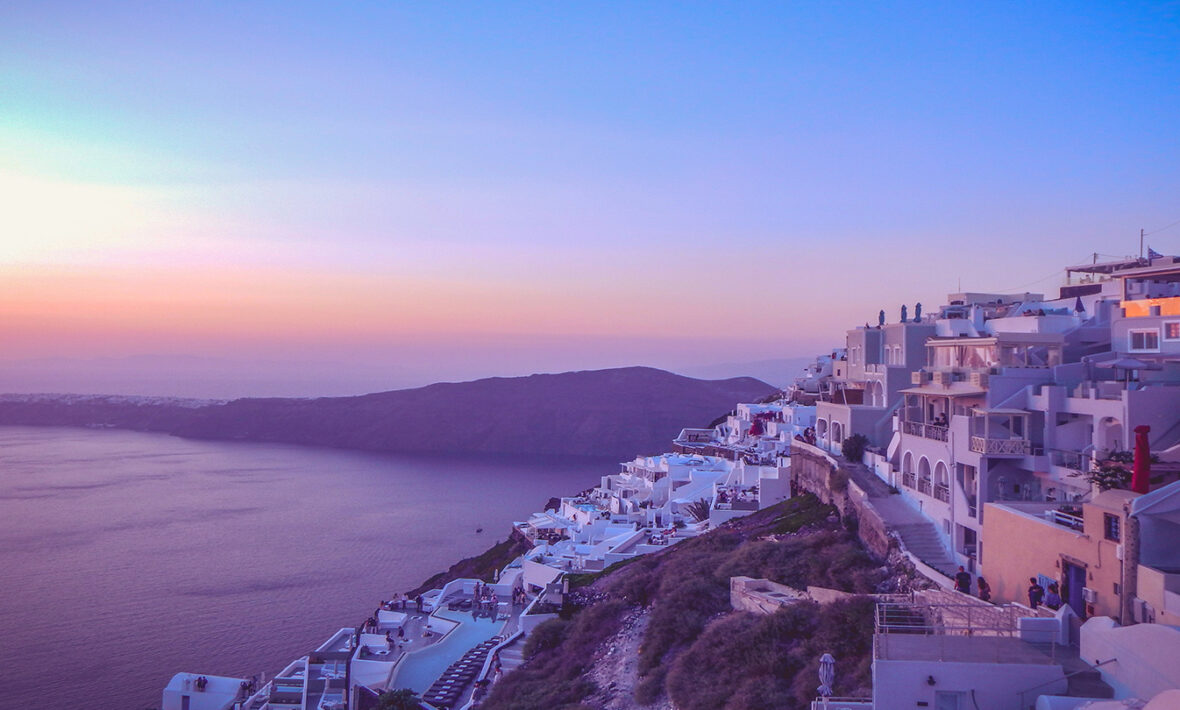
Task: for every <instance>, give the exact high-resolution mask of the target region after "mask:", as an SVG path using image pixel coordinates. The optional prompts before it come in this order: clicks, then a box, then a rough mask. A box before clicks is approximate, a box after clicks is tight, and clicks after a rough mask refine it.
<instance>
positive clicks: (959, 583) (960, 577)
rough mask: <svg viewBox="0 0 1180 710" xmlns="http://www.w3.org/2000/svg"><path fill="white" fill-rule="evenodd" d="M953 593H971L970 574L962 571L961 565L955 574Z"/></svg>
mask: <svg viewBox="0 0 1180 710" xmlns="http://www.w3.org/2000/svg"><path fill="white" fill-rule="evenodd" d="M955 591H956V592H962V593H964V594H970V593H971V573H970V572H968V571H967V570H965V569H963V565H959V571H958V572H956V573H955Z"/></svg>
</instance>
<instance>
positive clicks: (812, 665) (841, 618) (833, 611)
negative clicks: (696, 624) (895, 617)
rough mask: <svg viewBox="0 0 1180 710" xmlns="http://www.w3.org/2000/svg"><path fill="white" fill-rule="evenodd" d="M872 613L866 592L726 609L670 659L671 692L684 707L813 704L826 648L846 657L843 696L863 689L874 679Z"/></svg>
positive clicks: (754, 709) (753, 709) (732, 709)
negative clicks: (759, 609)
mask: <svg viewBox="0 0 1180 710" xmlns="http://www.w3.org/2000/svg"><path fill="white" fill-rule="evenodd" d="M872 619H873V601H872V599H870V598H867V597H855V598H851V599H847V600H843V601H838V602H834V603H832V604H827V605H824V606H820V605H817V604H813V603H810V602H807V603H800V604H796V605H794V606H791V607H788V608H786V609H783V610H781V611H779V612H777V613H775V614H772V615H769V616H756V615H753V614H746V613H739V614H729V615H726V616H724V617H721V618H719V619H717V620H716V621H714V622H713V623H711V624H709V626H708V627H707V628H706V629H705V631H704V632H703V633H702V634H701V635H700V637H698V638H697V639H696V640H695V641H694V643H693V644H692V645H691V646H690V647H689V648H687V649H686V650H685V651H684V652H683V653H681V654H680V655H679V656H678V657H677V658H676V660H675V661H674V662H673V663H672V664H671V668H670V670H669V671H668V674H667V680H666V682H665V685H666V688H667V691H668V695H669V697H670V698H671V700H672V701H673V702H674V703H675V704H676V707H677V708H680V709H681V710H718V709H720V708H724V709H725V710H762V709H765V710H771V709H772V708H773V709H775V710H780V709H783V708H786V709H788V710H790V709H792V708H800V709H802V708H807V707H809V703H810V701H811V699H812V698H814V697H815V692H816V691H815V689H816V686H817V685H818V684H819V675H818V671H819V658H820V656H822V655H823V654H824V653H831V654H832V655H833V656H835V657H836V658H837V661H838V663H839V666H838V672H837V674H836V688H835V690H836V695H852V694H854V693H863V692H864V689H865V688H867V687H870V686H871V682H872V681H871V651H872V643H873V624H872ZM840 660H843V661H844V662H843V663H840Z"/></svg>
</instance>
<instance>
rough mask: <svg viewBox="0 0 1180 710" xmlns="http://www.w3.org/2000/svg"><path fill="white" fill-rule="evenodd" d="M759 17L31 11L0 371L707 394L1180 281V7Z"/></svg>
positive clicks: (5, 36) (20, 78) (748, 6)
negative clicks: (904, 315)
mask: <svg viewBox="0 0 1180 710" xmlns="http://www.w3.org/2000/svg"><path fill="white" fill-rule="evenodd" d="M740 8H741V9H738V8H737V7H735V6H731V5H728V4H721V3H700V4H688V3H635V4H614V3H602V4H592V3H560V4H553V3H550V4H534V5H523V4H510V3H492V4H483V5H474V4H471V5H465V4H449V3H448V4H443V3H415V4H409V3H404V4H387V3H361V4H334V3H307V4H304V3H298V2H281V3H280V2H273V3H266V2H259V3H212V2H210V3H187V4H180V3H167V4H150V5H144V4H134V5H133V4H108V3H101V2H95V3H68V4H65V3H54V2H17V3H6V4H4V5H3V6H2V7H0V343H2V344H3V353H2V354H0V359H2V360H4V361H6V362H9V363H10V364H11V362H13V361H20V360H30V359H32V360H43V359H46V358H55V359H56V358H70V359H83V360H85V359H94V358H116V359H118V358H135V357H140V356H152V357H153V358H157V360H156V361H155V362H157V363H158V362H164V361H165V360H166V359H167V358H176V361H177V362H182V360H183V358H186V357H195V358H207V359H214V360H217V359H220V360H225V361H227V362H228V361H232V362H234V363H239V365H240V367H241V368H242V369H241V372H240V373H239V374H240V375H241V376H242V377H244V378H246V379H248V378H249V377H250V376H251V371H250V369H249V368H250V367H256V368H259V369H258V370H257V372H256V374H257V375H258V376H259V377H263V376H265V374H266V370H267V368H268V367H269V368H273V367H278V366H280V365H281V366H288V365H292V366H293V364H297V363H306V364H307V365H306V368H305V369H303V370H300V371H301V372H303V373H305V374H306V375H307V376H308V377H309V378H312V379H311V380H309V383H308V384H307V385H306V393H307V394H332V393H339V392H337V391H335V390H340V389H347V387H345V386H343V385H340V386H335V385H333V386H328V385H326V384H324V383H323V382H320V383H319V384H316V382H315V381H314V378H315V377H318V376H319V375H316V373H321V374H322V373H324V372H328V371H335V372H337V373H339V372H340V370H341V368H343V369H345V370H353V371H355V372H364V373H368V374H366V375H365V377H368V378H370V380H366V384H364V385H361V384H357V385H355V386H356V387H357V388H360V389H362V390H363V389H365V388H376V387H378V386H382V385H386V384H387V386H391V387H392V386H405V385H408V384H418V383H424V382H427V381H431V380H435V379H466V378H469V377H474V376H481V375H490V374H523V373H527V372H533V371H560V370H568V369H580V368H587V367H603V366H615V365H625V364H649V365H655V366H661V367H669V368H685V367H688V366H691V365H704V364H709V363H721V362H743V361H753V360H762V359H767V358H776V357H793V356H799V355H805V354H808V353H811V352H813V351H816V350H818V349H823V348H826V347H829V346H831V345H834V344H838V343H839V342H840V341H841V339H842V334H843V331H844V330H845V329H846V328H848V327H851V326H854V325H856V324H859V323H863V322H865V321H869V320H873V319H875V314H876V313H877V311H878V310H879V309H881V308H885V309H886V312H887V313H888V315H889V319H890V320H894V319H896V314H897V310H898V306H899V305H900V304H901V303H903V302H904V303H910V304H912V303H913V302H915V301H923V302H924V303H927V304H936V303H939V302H940V300H941V299H942V298H943V297H944V296H945V294H946V293H947V292H950V291H954V290H956V288H957V287H958V284H959V282H960V279H961V284H962V287H963V288H964V289H973V290H1003V289H1019V290H1047V291H1051V290H1052V289H1053V288H1054V287H1055V286H1057V285H1058V284H1059V282H1060V279H1059V275H1060V272H1061V269H1062V267H1064V266H1065V265H1066V264H1069V263H1077V262H1081V261H1085V260H1088V259H1089V257H1090V254H1091V253H1093V252H1098V253H1101V254H1109V255H1125V254H1131V253H1133V252H1137V250H1138V234H1139V230H1140V228H1144V229H1147V230H1148V231H1157V230H1158V233H1156V234H1153V235H1151V236H1150V237H1148V242H1149V243H1150V244H1151V245H1152V246H1153V247H1154V248H1155V249H1157V250H1158V251H1163V252H1170V253H1174V252H1180V227H1172V228H1167V229H1165V228H1164V227H1165V226H1166V225H1169V224H1171V223H1173V222H1176V221H1177V220H1180V130H1177V128H1178V126H1180V6H1178V5H1176V4H1174V3H1173V4H1170V5H1165V4H1163V3H1155V4H1143V5H1138V4H1118V5H1115V4H1113V3H1077V2H1071V3H1064V2H1062V3H1049V2H1046V3H1035V4H1029V3H1012V4H1008V5H1003V4H999V3H989V4H986V5H980V4H976V3H954V4H922V5H919V4H892V3H890V4H885V3H880V4H871V5H870V4H866V3H847V4H844V3H809V4H803V3H800V4H790V5H788V4H786V3H767V4H754V3H742V4H741V5H740ZM911 308H912V306H911ZM159 358H163V359H159ZM251 363H252V364H251ZM267 363H270V365H268V364H267ZM248 364H249V367H248V366H247V365H248ZM316 368H320V369H319V370H317V369H316ZM296 369H298V368H296ZM374 373H375V374H374ZM2 374H3V373H0V375H2ZM44 374H45V373H44V372H43V373H42V375H44ZM165 379H166V378H165ZM370 381H371V382H372V384H368V383H369V382H370ZM42 382H44V383H45V384H44V385H42V384H41V383H42ZM73 382H74V381H71V383H70V384H68V385H67V384H66V383H64V382H62V383H56V386H58V387H66V386H69V387H73V388H75V389H84V388H85V383H84V382H82V384H74V383H73ZM37 383H38V385H37V388H41V387H42V386H44V387H54V386H55V383H54V382H53V381H52V378H50V379H48V380H47V379H44V378H42V379H40V380H37ZM103 384H104V385H106V384H108V383H103ZM29 386H31V385H29ZM99 386H100V385H97V384H96V385H95V387H99ZM24 387H25V385H24V384H23V383H22V382H20V381H19V380H14V379H13V378H11V377H9V378H5V377H3V376H0V390H5V391H18V390H21V389H22V388H24ZM129 387H130V386H129ZM155 387H156V389H157V390H162V389H167V385H166V384H165V385H158V386H155ZM333 387H335V390H333ZM132 389H133V387H132ZM296 389H298V387H296ZM328 390H333V391H328ZM144 391H146V390H144ZM193 391H196V390H193ZM157 393H164V392H163V391H160V392H157ZM241 393H267V392H261V391H259V392H250V391H249V388H248V387H246V388H245V389H243V390H241Z"/></svg>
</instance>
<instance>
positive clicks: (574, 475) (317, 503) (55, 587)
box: [0, 427, 613, 710]
mask: <svg viewBox="0 0 1180 710" xmlns="http://www.w3.org/2000/svg"><path fill="white" fill-rule="evenodd" d="M612 472H613V466H612V464H611V463H610V462H609V461H607V460H592V459H576V458H571V459H553V458H549V459H541V458H515V457H514V458H505V457H492V456H484V457H450V456H400V455H387V454H373V453H360V452H351V451H340V450H325V449H315V448H306V447H298V446H287V445H276V444H254V443H239V442H229V443H227V442H207V441H191V440H186V439H180V438H176V437H172V436H167V435H163V434H148V433H139V432H127V431H115V430H93V429H72V428H40V427H0V579H2V584H0V678H2V679H3V682H2V683H0V708H3V709H8V708H12V709H14V710H15V709H16V708H48V707H87V708H96V709H99V710H146V709H147V708H156V707H158V706H159V705H160V697H161V691H162V690H163V688H164V686H165V685H166V684H167V683H168V680H169V679H170V678H171V677H172V675H173V674H175V673H178V672H182V671H184V672H194V673H201V674H206V675H213V674H217V675H230V676H243V677H248V676H251V675H253V674H255V673H260V672H265V673H267V674H268V675H269V674H273V673H274V672H275V671H278V670H281V669H282V668H283V666H284V665H286V663H288V662H289V661H290V660H292V659H294V658H297V657H298V656H301V655H303V654H305V653H307V652H308V651H310V650H312V649H313V648H314V647H315V646H316V645H318V644H319V643H320V642H322V641H323V640H325V639H326V638H327V637H328V636H329V635H331V634H332V633H333V632H334V631H336V630H337V629H339V628H341V627H343V626H353V625H356V624H359V623H360V622H361V621H362V620H363V619H365V618H366V617H368V615H370V614H371V613H372V612H373V610H374V609H375V608H376V607H377V605H378V603H379V602H380V601H381V600H383V599H388V598H390V597H391V596H392V595H393V594H395V593H397V592H402V591H406V590H408V589H411V588H413V587H415V586H417V585H418V584H419V583H421V582H422V581H424V580H425V579H426V578H427V577H429V576H430V575H432V574H434V573H436V572H440V571H443V570H445V569H446V568H447V567H449V566H450V565H451V564H453V563H454V562H455V561H457V560H458V559H460V558H463V557H469V556H472V555H475V554H478V553H479V552H482V551H483V550H485V549H487V548H488V547H489V546H490V545H492V544H493V543H495V542H497V541H498V540H503V539H505V538H506V537H507V535H508V533H509V530H510V526H511V523H512V521H513V520H520V519H522V518H524V517H526V516H527V515H528V514H529V513H530V512H532V511H535V510H540V509H541V508H542V507H543V506H544V504H545V502H546V501H547V500H548V499H549V497H550V496H561V495H571V494H573V493H576V492H578V491H581V490H584V489H586V488H588V487H590V486H592V485H595V484H597V483H598V481H599V478H600V477H601V476H602V475H604V474H607V473H612ZM481 528H482V532H477V530H478V529H481Z"/></svg>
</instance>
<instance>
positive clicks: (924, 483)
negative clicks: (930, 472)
mask: <svg viewBox="0 0 1180 710" xmlns="http://www.w3.org/2000/svg"><path fill="white" fill-rule="evenodd" d="M918 492H919V493H925V494H926V495H931V494H932V491H931V482H930V479H928V478H923V479H922V480H920V481H918Z"/></svg>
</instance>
